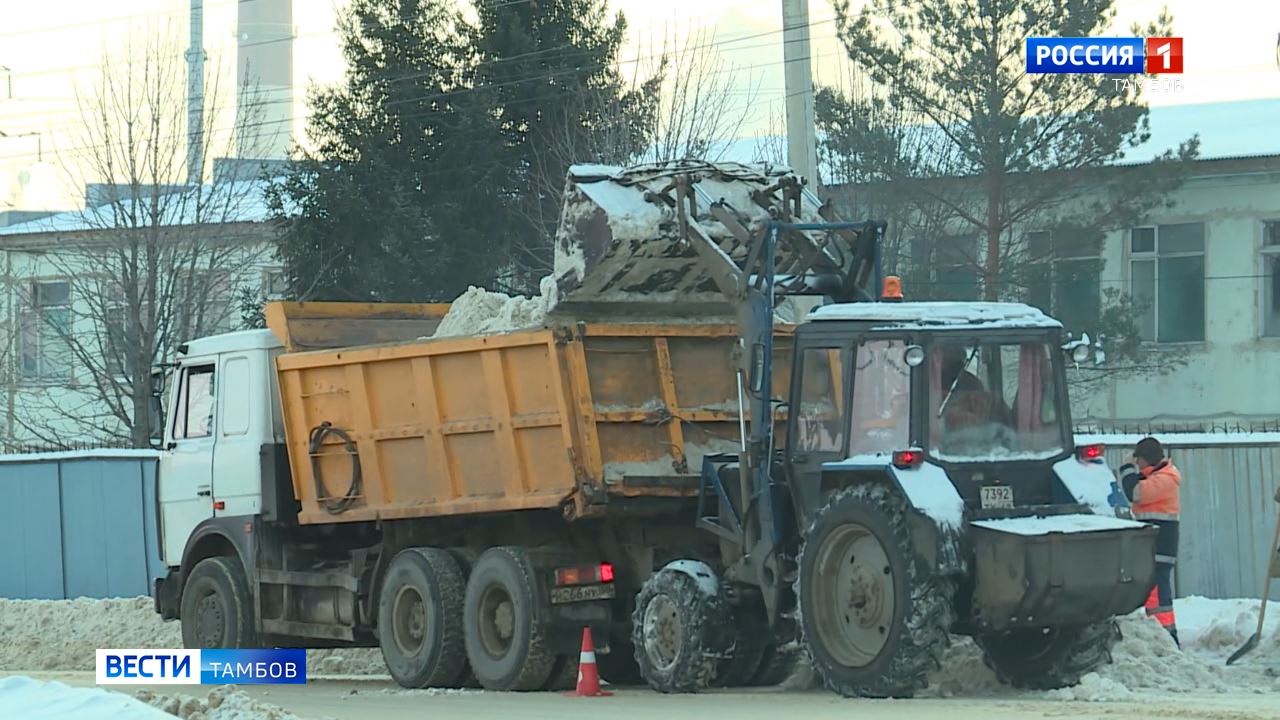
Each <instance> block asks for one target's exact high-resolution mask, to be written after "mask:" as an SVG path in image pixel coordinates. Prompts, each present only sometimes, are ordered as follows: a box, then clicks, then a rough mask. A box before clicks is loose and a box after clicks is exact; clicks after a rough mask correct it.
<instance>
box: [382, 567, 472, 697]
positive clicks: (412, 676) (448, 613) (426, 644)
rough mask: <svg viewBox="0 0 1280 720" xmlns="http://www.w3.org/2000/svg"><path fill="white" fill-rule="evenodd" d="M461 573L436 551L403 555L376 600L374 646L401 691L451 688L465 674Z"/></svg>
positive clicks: (385, 578) (384, 580)
mask: <svg viewBox="0 0 1280 720" xmlns="http://www.w3.org/2000/svg"><path fill="white" fill-rule="evenodd" d="M463 587H464V586H463V579H462V571H461V570H460V569H459V568H458V563H457V561H455V560H454V558H453V556H452V555H450V554H449V553H448V552H447V551H445V550H441V549H439V548H408V549H406V550H401V551H400V552H399V553H398V554H397V555H396V556H395V557H394V558H393V559H392V560H391V564H390V565H389V566H388V567H387V572H386V574H385V575H384V576H383V578H382V590H381V591H380V592H379V594H378V597H379V600H378V641H379V643H378V644H379V645H381V646H382V658H383V659H384V660H385V661H386V663H387V670H388V671H389V672H390V673H391V677H392V679H394V680H395V681H396V682H397V683H399V684H400V686H401V687H407V688H422V687H449V686H452V685H455V684H457V682H458V681H459V679H460V678H461V676H462V674H463V672H464V671H465V670H466V653H465V651H464V649H463V638H462V629H461V628H460V627H459V623H460V622H461V620H462V595H463Z"/></svg>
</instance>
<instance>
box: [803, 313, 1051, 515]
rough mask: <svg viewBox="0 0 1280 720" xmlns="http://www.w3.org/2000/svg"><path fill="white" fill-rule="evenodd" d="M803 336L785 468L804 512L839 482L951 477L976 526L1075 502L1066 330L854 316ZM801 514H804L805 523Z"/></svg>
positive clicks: (958, 319)
mask: <svg viewBox="0 0 1280 720" xmlns="http://www.w3.org/2000/svg"><path fill="white" fill-rule="evenodd" d="M809 320H810V322H807V323H806V324H804V325H802V326H801V327H799V328H798V329H797V331H796V336H795V343H796V344H795V352H796V356H795V371H794V372H793V377H792V387H791V392H790V398H791V405H792V411H791V412H790V413H789V422H790V423H791V425H790V427H789V428H788V434H787V437H788V442H787V450H786V453H787V456H788V457H787V463H786V464H787V466H788V468H789V469H790V472H791V474H792V479H793V483H794V485H793V487H794V490H795V492H796V494H797V495H798V496H799V497H800V499H801V502H800V503H799V504H800V505H801V506H802V507H804V508H805V509H812V508H814V507H815V506H816V504H817V502H818V500H819V498H820V496H821V494H822V476H823V474H824V473H830V472H832V471H833V469H837V470H839V469H847V468H850V467H856V466H860V465H864V466H873V465H877V464H878V465H881V466H883V465H885V464H886V463H892V464H896V465H900V466H903V467H922V466H926V465H928V466H933V467H937V468H941V469H942V470H944V471H945V476H946V477H949V478H950V479H951V481H952V484H954V486H955V488H956V491H957V492H958V493H959V495H960V498H961V500H962V501H963V505H964V510H965V511H966V512H967V513H968V514H969V515H970V516H971V517H985V516H995V515H1001V514H1007V511H1010V510H1013V509H1015V508H1026V507H1035V506H1046V505H1053V504H1055V503H1061V502H1070V503H1074V499H1073V498H1070V497H1068V496H1067V495H1064V493H1062V492H1060V491H1058V487H1057V486H1058V484H1057V483H1056V482H1055V480H1054V478H1055V475H1054V470H1053V467H1054V465H1055V464H1056V463H1058V462H1060V461H1062V460H1064V459H1068V458H1071V457H1072V455H1073V452H1074V450H1075V447H1074V443H1073V441H1072V435H1071V415H1070V407H1069V403H1068V402H1067V387H1066V366H1067V365H1066V364H1067V358H1065V357H1064V352H1063V350H1062V349H1061V347H1062V345H1063V341H1062V326H1061V324H1060V323H1059V322H1058V321H1056V320H1054V319H1052V318H1050V317H1048V316H1046V315H1045V314H1044V313H1042V312H1040V311H1039V310H1037V309H1035V308H1032V307H1030V306H1027V305H1023V304H1019V303H951V302H918V303H850V304H838V305H828V306H825V307H822V308H818V309H817V310H815V311H813V312H812V313H811V314H810V315H809ZM806 514H807V513H806Z"/></svg>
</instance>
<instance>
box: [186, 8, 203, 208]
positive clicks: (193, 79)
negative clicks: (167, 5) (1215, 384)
mask: <svg viewBox="0 0 1280 720" xmlns="http://www.w3.org/2000/svg"><path fill="white" fill-rule="evenodd" d="M190 22H191V45H190V46H189V47H188V48H187V55H186V57H187V183H189V184H191V185H199V184H200V183H201V182H203V181H204V61H205V52H204V0H191V19H190Z"/></svg>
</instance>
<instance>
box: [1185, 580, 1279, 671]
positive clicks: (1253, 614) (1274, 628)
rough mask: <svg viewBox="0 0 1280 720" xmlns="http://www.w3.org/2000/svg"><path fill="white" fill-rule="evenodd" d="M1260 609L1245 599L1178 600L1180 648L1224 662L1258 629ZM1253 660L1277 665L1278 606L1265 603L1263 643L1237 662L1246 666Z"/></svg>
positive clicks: (1252, 601)
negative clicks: (1262, 658)
mask: <svg viewBox="0 0 1280 720" xmlns="http://www.w3.org/2000/svg"><path fill="white" fill-rule="evenodd" d="M1260 605H1261V603H1259V602H1258V601H1257V600H1247V599H1232V600H1210V599H1209V598H1203V597H1198V596H1193V597H1188V598H1181V599H1179V600H1177V601H1176V603H1175V604H1174V610H1175V612H1176V613H1177V619H1178V636H1179V637H1180V638H1181V639H1182V642H1183V645H1185V646H1189V647H1192V648H1194V649H1195V651H1196V652H1197V653H1199V654H1201V655H1204V656H1207V657H1212V658H1215V659H1220V660H1221V661H1222V662H1226V659H1227V658H1228V657H1230V656H1231V654H1232V653H1233V652H1235V651H1236V650H1237V649H1238V648H1239V647H1240V646H1241V645H1243V644H1244V643H1245V641H1246V640H1248V639H1249V638H1250V637H1251V636H1252V635H1253V633H1254V631H1256V630H1257V629H1258V608H1259V606H1260ZM1253 656H1259V657H1270V658H1271V660H1272V661H1273V662H1280V602H1269V603H1267V618H1266V625H1265V627H1263V630H1262V641H1261V642H1260V643H1259V644H1258V647H1257V649H1255V650H1254V651H1253V652H1252V653H1250V654H1249V655H1246V656H1245V658H1244V659H1242V660H1241V661H1240V662H1241V663H1242V664H1244V663H1247V661H1248V660H1249V659H1250V658H1252V657H1253Z"/></svg>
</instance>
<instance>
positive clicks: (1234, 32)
mask: <svg viewBox="0 0 1280 720" xmlns="http://www.w3.org/2000/svg"><path fill="white" fill-rule="evenodd" d="M188 4H189V3H188V0H128V2H119V3H102V2H99V1H97V0H44V2H38V3H17V2H5V3H4V5H5V8H4V11H3V13H2V14H0V22H2V23H3V24H0V66H8V67H9V68H12V74H11V79H12V85H13V95H14V97H13V99H11V100H10V99H6V94H7V93H6V90H5V85H4V78H3V77H0V131H4V132H6V133H8V134H10V135H17V134H22V133H28V132H38V133H40V134H41V137H42V140H43V146H44V147H43V150H44V156H45V157H44V158H43V159H44V160H45V162H44V163H39V162H37V160H38V159H39V158H37V156H36V152H37V147H36V142H35V141H34V139H33V138H0V210H2V209H5V207H6V205H5V204H4V203H5V202H6V200H8V201H9V202H13V200H15V199H19V198H17V197H16V196H15V191H16V189H17V178H18V175H19V174H20V173H23V177H24V179H25V180H26V184H25V185H24V186H23V190H24V192H23V194H22V195H21V198H20V200H21V204H23V205H30V206H36V205H52V204H59V205H65V204H66V203H65V199H66V189H65V188H58V189H54V187H53V185H52V184H50V183H52V182H53V175H54V174H55V173H54V171H53V170H52V169H51V168H50V167H49V165H50V164H51V163H50V162H49V161H51V160H57V159H59V158H61V157H64V156H65V155H66V154H67V153H68V152H74V146H75V141H74V140H73V139H72V138H71V135H72V134H73V132H74V128H75V127H76V125H77V123H78V121H79V115H78V111H77V110H76V104H75V88H76V84H77V82H78V83H79V84H80V85H81V86H82V87H84V86H85V85H86V83H87V82H89V81H90V80H91V74H92V73H93V72H94V70H95V68H96V65H97V63H98V62H99V59H100V56H101V51H102V47H103V43H104V42H108V43H110V42H112V41H114V40H115V39H118V38H120V37H122V36H124V35H126V34H128V33H129V32H131V31H132V32H138V31H143V30H145V29H147V28H168V29H170V30H171V31H173V32H176V33H178V34H180V35H182V36H184V37H185V34H186V13H187V6H188ZM341 4H342V0H294V19H295V24H296V26H297V39H296V41H295V45H294V52H295V64H294V67H295V77H294V85H295V90H294V97H295V101H296V103H297V104H296V113H295V114H296V116H297V117H298V118H299V122H298V123H297V125H296V127H295V129H301V121H300V119H301V117H302V116H303V114H304V113H305V112H306V109H305V106H304V105H303V104H302V98H303V95H304V92H303V91H304V89H305V87H307V86H308V85H309V84H311V83H315V82H332V81H334V80H336V79H337V78H338V77H340V75H341V72H342V63H341V58H340V56H339V55H338V52H337V45H336V35H335V33H334V31H333V25H334V18H335V15H336V10H335V7H337V6H340V5H341ZM854 4H855V5H857V4H860V3H859V0H854ZM235 5H236V0H205V46H206V49H207V50H208V51H209V53H210V55H211V57H213V58H215V59H220V60H221V61H222V62H225V63H229V62H230V61H231V60H232V58H233V57H234V50H235V38H234V33H233V28H234V16H235ZM611 5H612V6H613V7H614V8H616V9H618V10H621V11H622V12H624V13H625V14H626V15H627V17H628V19H629V21H630V38H629V42H628V46H627V48H626V49H625V50H624V51H623V55H624V58H625V59H626V60H627V61H628V62H627V64H626V67H627V69H634V68H635V67H637V66H643V64H644V63H645V62H646V61H647V59H648V58H650V57H651V56H652V54H653V51H654V49H655V48H656V47H658V46H660V45H661V43H662V39H663V37H664V36H667V35H675V36H677V37H678V38H680V39H682V38H683V37H684V36H686V35H687V34H689V33H701V35H699V38H700V39H699V42H713V43H714V44H715V50H716V52H718V53H720V54H721V55H722V57H723V59H724V61H725V62H726V63H728V64H732V65H735V66H737V67H738V68H739V70H738V71H737V73H738V75H737V77H738V85H739V87H740V89H739V90H738V91H737V92H736V93H735V97H736V98H737V99H738V102H739V103H742V104H746V103H748V102H750V103H751V107H752V116H751V123H750V125H749V127H748V134H757V133H763V132H767V131H768V130H769V128H770V125H771V117H772V118H776V117H777V116H779V115H780V113H781V102H782V99H783V97H784V91H783V87H782V84H783V83H782V66H781V61H782V46H781V33H780V32H779V30H780V29H781V25H782V18H781V2H780V0H693V1H692V2H691V1H690V0H611ZM1117 6H1118V15H1119V17H1118V18H1117V23H1116V24H1117V27H1116V28H1115V30H1114V33H1115V34H1117V35H1125V34H1128V27H1129V24H1130V23H1131V22H1133V21H1135V20H1145V19H1150V18H1152V17H1154V16H1155V15H1156V14H1158V13H1159V11H1160V8H1161V7H1164V6H1168V7H1169V9H1170V10H1171V11H1172V12H1173V15H1174V21H1175V29H1176V32H1177V33H1178V34H1179V35H1181V36H1183V37H1185V38H1186V41H1185V48H1184V57H1185V62H1186V73H1185V75H1184V76H1183V80H1184V83H1183V84H1184V87H1183V89H1182V90H1180V91H1178V92H1176V93H1158V94H1153V95H1151V96H1149V100H1150V102H1151V103H1152V104H1153V105H1168V104H1191V103H1204V102H1219V101H1226V100H1242V99H1256V98H1280V68H1278V67H1277V60H1276V50H1275V47H1276V38H1277V34H1278V33H1280V2H1277V1H1276V0H1214V1H1213V2H1209V1H1207V0H1118V1H1117ZM832 16H833V13H832V9H831V4H830V2H829V1H828V0H811V2H810V19H811V22H812V34H813V38H814V43H813V65H814V75H815V79H816V80H817V81H818V82H819V83H832V82H835V81H836V80H837V79H838V78H839V77H840V74H841V73H842V72H843V63H844V62H846V59H845V58H844V56H843V51H842V48H841V47H840V46H839V44H838V43H837V41H836V39H835V26H834V23H833V22H832V21H831V19H832ZM762 33H764V34H763V35H761V34H762ZM749 36H754V37H749ZM735 39H737V40H736V41H735ZM772 122H773V124H774V126H775V127H776V123H777V121H776V119H775V120H773V121H772Z"/></svg>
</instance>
